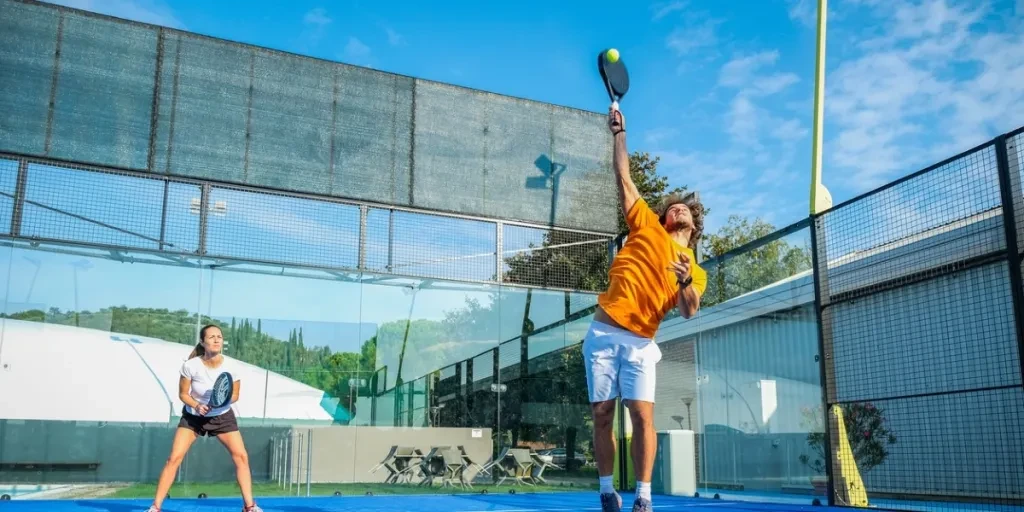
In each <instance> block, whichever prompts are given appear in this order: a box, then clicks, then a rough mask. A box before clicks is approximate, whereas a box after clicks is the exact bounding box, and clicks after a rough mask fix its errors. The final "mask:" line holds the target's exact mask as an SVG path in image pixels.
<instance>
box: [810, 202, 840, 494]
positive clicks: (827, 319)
mask: <svg viewBox="0 0 1024 512" xmlns="http://www.w3.org/2000/svg"><path fill="white" fill-rule="evenodd" d="M825 247H826V245H825V226H824V217H822V216H820V215H811V265H812V267H811V268H812V269H813V271H812V272H811V275H812V276H813V279H814V309H815V316H816V320H817V322H816V323H817V326H818V369H819V372H820V375H821V377H820V378H821V385H822V406H823V407H824V409H823V411H822V413H823V415H824V420H825V421H824V422H823V428H824V429H825V432H824V434H825V436H824V438H825V439H824V450H823V453H824V456H825V460H824V464H825V477H826V478H827V480H828V483H827V490H826V491H825V497H826V500H827V502H828V506H830V507H831V506H835V479H834V475H835V472H834V471H833V468H832V428H831V421H830V416H829V415H830V407H831V405H832V404H833V403H834V401H835V383H834V382H833V379H834V376H835V369H834V368H833V366H832V365H833V360H832V311H831V310H830V309H827V307H828V304H827V301H828V298H829V292H828V252H827V251H826V249H825Z"/></svg>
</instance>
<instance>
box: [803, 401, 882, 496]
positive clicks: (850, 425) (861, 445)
mask: <svg viewBox="0 0 1024 512" xmlns="http://www.w3.org/2000/svg"><path fill="white" fill-rule="evenodd" d="M841 407H842V410H843V422H844V424H845V427H846V438H847V441H848V442H849V443H850V451H852V452H853V457H854V461H856V463H857V469H858V471H860V473H861V475H863V474H865V473H867V472H868V471H871V469H873V468H875V467H876V466H878V465H879V464H881V463H883V462H885V459H886V457H888V455H889V450H888V448H889V445H892V444H895V443H896V435H895V434H894V433H893V432H892V431H890V430H889V428H888V427H887V425H886V421H885V415H884V412H885V411H884V410H883V409H879V408H878V407H875V405H874V404H872V403H871V402H864V403H852V404H844V405H842V406H841ZM801 413H802V415H803V420H802V421H801V425H802V426H803V427H804V428H806V429H807V431H808V433H807V444H808V446H810V448H811V451H812V452H813V454H814V455H813V456H808V455H806V454H805V455H800V462H802V463H803V464H805V465H806V466H807V467H809V468H811V469H812V470H814V472H815V473H817V475H816V476H812V477H811V485H812V486H814V490H815V493H816V494H824V492H825V489H826V488H827V487H828V477H827V476H825V415H824V413H823V408H822V406H820V405H818V406H816V407H804V408H803V410H802V411H801Z"/></svg>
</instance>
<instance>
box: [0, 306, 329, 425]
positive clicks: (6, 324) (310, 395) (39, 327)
mask: <svg viewBox="0 0 1024 512" xmlns="http://www.w3.org/2000/svg"><path fill="white" fill-rule="evenodd" d="M0 329H2V331H0V336H2V338H0V419H5V420H59V421H103V422H131V423H167V422H170V421H172V420H173V419H174V418H175V417H177V416H180V415H181V409H182V406H183V404H182V402H181V400H179V399H178V378H179V375H180V373H179V372H180V370H181V365H182V363H183V362H184V361H185V359H186V358H187V357H188V355H189V353H190V352H191V351H192V346H190V345H183V344H180V343H173V342H168V341H164V340H160V339H155V338H147V337H145V336H135V335H129V334H120V333H113V332H107V331H102V330H97V329H84V328H78V327H74V326H65V325H55V324H45V323H39V322H29V321H21V320H11V319H0ZM235 364H236V367H237V368H239V372H238V375H234V377H235V378H236V379H238V380H240V381H241V392H240V396H239V400H238V402H237V403H235V404H234V406H233V407H234V410H235V414H236V415H237V416H238V417H239V418H240V419H246V418H254V419H259V418H265V419H275V420H278V419H279V420H296V421H327V422H330V421H333V420H334V419H335V418H334V417H333V416H334V415H332V412H333V411H335V410H338V409H337V400H336V399H330V398H328V397H326V395H325V394H324V392H323V391H321V390H319V389H317V388H314V387H311V386H308V385H306V384H303V383H301V382H298V381H296V380H293V379H290V378H288V377H285V376H282V375H280V374H277V373H274V372H271V371H268V370H265V369H263V368H260V367H258V366H254V365H251V364H248V363H243V362H241V361H235ZM339 414H342V415H344V413H343V412H341V413H339ZM338 419H347V417H346V418H338Z"/></svg>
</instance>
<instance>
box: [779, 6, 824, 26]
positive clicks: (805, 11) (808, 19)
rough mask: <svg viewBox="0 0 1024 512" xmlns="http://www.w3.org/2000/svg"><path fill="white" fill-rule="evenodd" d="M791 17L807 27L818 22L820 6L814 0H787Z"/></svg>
mask: <svg viewBox="0 0 1024 512" xmlns="http://www.w3.org/2000/svg"><path fill="white" fill-rule="evenodd" d="M786 3H788V4H789V19H791V20H793V21H796V22H797V23H800V24H801V25H804V26H807V27H814V26H815V25H817V24H818V6H817V3H816V2H815V1H814V0H786Z"/></svg>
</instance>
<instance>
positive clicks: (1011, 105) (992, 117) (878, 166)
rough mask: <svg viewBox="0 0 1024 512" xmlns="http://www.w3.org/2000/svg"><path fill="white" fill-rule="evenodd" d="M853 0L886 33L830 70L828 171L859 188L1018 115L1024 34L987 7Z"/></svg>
mask: <svg viewBox="0 0 1024 512" xmlns="http://www.w3.org/2000/svg"><path fill="white" fill-rule="evenodd" d="M859 3H860V4H861V5H866V6H868V7H870V8H871V9H870V12H871V14H873V16H874V18H876V19H875V20H874V21H876V22H877V25H878V26H880V27H881V30H882V33H881V35H880V36H877V37H873V38H870V39H868V40H866V41H863V42H862V43H860V45H859V46H860V49H861V50H862V53H861V54H860V55H858V56H857V57H856V58H853V59H850V60H848V61H845V62H842V63H841V64H840V65H839V66H838V67H837V68H836V70H835V71H833V72H832V73H831V74H830V75H829V76H828V78H827V82H826V83H827V87H828V92H827V95H826V100H825V109H826V111H825V117H826V122H827V123H828V124H829V126H828V127H827V130H826V135H829V139H828V140H827V141H826V143H825V156H826V165H827V166H828V167H833V168H832V169H831V170H830V169H826V179H827V180H830V181H831V182H832V183H836V182H840V183H841V184H843V185H846V186H849V187H851V189H853V191H854V192H859V191H863V190H866V189H869V188H873V187H876V186H878V185H881V184H883V183H885V182H888V181H891V180H892V179H894V178H895V177H897V176H900V175H904V174H908V173H910V172H913V171H915V170H917V169H918V168H921V167H924V166H926V165H928V164H930V163H933V162H935V161H938V160H941V159H943V158H945V157H947V156H950V155H952V154H954V153H957V152H959V151H962V150H964V149H967V148H969V147H972V146H974V145H976V144H978V143H980V142H982V141H984V140H987V139H989V138H991V137H992V136H994V135H996V134H997V133H1000V132H1005V131H1008V130H1011V129H1013V128H1016V127H1017V126H1018V125H1021V124H1024V36H1022V35H1021V33H1019V32H1015V31H1014V30H1013V29H1002V30H1000V29H998V28H990V27H983V26H981V24H982V23H984V22H985V21H986V20H987V19H989V17H988V16H987V14H988V13H987V12H986V7H975V6H974V5H966V4H961V3H958V2H954V1H947V0H927V1H921V2H913V3H912V2H908V1H903V2H895V3H891V2H876V1H874V0H871V1H867V0H860V2H859ZM844 177H845V179H844Z"/></svg>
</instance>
